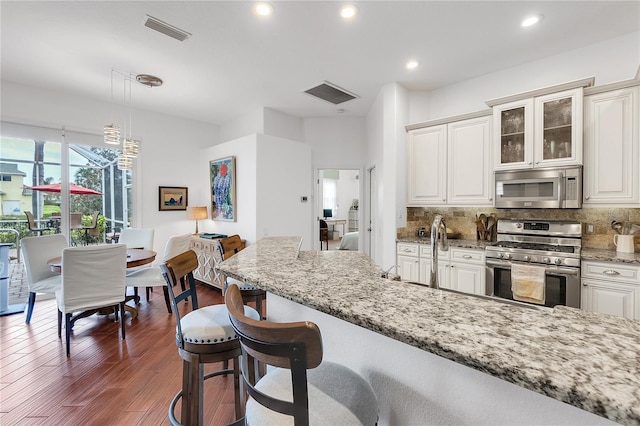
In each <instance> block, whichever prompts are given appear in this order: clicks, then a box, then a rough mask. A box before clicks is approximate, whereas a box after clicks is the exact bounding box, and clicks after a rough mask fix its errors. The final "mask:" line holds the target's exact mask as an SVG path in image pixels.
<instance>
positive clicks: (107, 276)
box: [56, 244, 127, 356]
mask: <svg viewBox="0 0 640 426" xmlns="http://www.w3.org/2000/svg"><path fill="white" fill-rule="evenodd" d="M126 269H127V248H126V247H125V246H124V245H123V244H100V245H96V246H87V247H70V248H66V249H64V250H62V287H61V288H60V289H59V290H58V291H56V302H57V304H58V337H61V334H62V333H61V332H62V316H63V314H64V317H65V341H66V346H67V356H69V355H70V353H71V329H72V328H73V324H74V323H75V322H76V321H77V320H79V319H80V318H85V317H87V316H89V315H91V314H93V313H96V312H97V311H98V308H103V307H115V312H116V320H117V318H118V311H119V312H120V313H121V315H122V317H121V319H120V334H121V336H122V339H123V340H124V338H125V330H124V323H125V321H124V301H125V271H126ZM74 314H75V315H74Z"/></svg>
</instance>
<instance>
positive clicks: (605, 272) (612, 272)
mask: <svg viewBox="0 0 640 426" xmlns="http://www.w3.org/2000/svg"><path fill="white" fill-rule="evenodd" d="M602 273H603V274H605V275H620V272H618V271H614V270H613V269H607V270H606V271H603V272H602Z"/></svg>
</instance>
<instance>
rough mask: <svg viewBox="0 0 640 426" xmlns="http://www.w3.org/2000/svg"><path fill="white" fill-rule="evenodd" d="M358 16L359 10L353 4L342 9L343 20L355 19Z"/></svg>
mask: <svg viewBox="0 0 640 426" xmlns="http://www.w3.org/2000/svg"><path fill="white" fill-rule="evenodd" d="M357 14H358V8H357V7H355V6H354V5H352V4H347V5H345V6H342V7H341V8H340V16H341V17H342V18H343V19H353V18H354V17H355V16H356V15H357Z"/></svg>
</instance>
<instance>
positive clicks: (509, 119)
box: [493, 98, 533, 170]
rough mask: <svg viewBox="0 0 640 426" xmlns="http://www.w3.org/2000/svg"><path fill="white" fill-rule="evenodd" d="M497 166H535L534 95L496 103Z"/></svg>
mask: <svg viewBox="0 0 640 426" xmlns="http://www.w3.org/2000/svg"><path fill="white" fill-rule="evenodd" d="M493 128H494V129H495V130H494V132H495V135H496V136H495V142H494V149H495V150H494V154H493V158H494V159H495V169H509V170H511V169H523V168H530V167H532V166H533V98H531V99H522V100H518V101H513V102H509V103H506V104H503V105H496V106H494V107H493Z"/></svg>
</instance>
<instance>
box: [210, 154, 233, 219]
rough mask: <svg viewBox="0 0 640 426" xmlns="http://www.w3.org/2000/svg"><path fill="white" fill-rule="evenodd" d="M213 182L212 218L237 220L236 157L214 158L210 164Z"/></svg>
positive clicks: (211, 180)
mask: <svg viewBox="0 0 640 426" xmlns="http://www.w3.org/2000/svg"><path fill="white" fill-rule="evenodd" d="M209 173H210V181H209V182H210V184H211V219H213V220H227V221H231V222H235V221H236V218H237V214H238V212H237V206H236V157H227V158H221V159H219V160H213V161H211V162H210V164H209Z"/></svg>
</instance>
